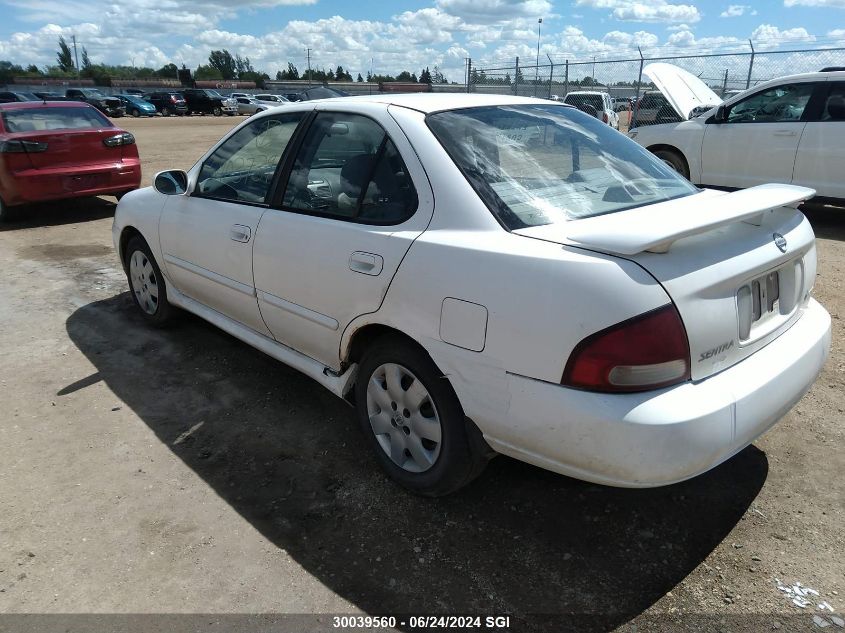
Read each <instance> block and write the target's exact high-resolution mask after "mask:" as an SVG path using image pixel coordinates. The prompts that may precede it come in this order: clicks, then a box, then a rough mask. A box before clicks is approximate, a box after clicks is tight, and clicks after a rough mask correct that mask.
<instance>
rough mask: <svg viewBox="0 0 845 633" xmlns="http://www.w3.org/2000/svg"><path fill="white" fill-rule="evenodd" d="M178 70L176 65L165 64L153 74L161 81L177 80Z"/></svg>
mask: <svg viewBox="0 0 845 633" xmlns="http://www.w3.org/2000/svg"><path fill="white" fill-rule="evenodd" d="M178 73H179V68H178V67H177V66H176V64H173V63H170V64H165V65H164V66H162V67H161V68H159V69H158V70H156V71H155V74H156V75H158V76H159V77H161V78H163V79H178V78H179V76H178Z"/></svg>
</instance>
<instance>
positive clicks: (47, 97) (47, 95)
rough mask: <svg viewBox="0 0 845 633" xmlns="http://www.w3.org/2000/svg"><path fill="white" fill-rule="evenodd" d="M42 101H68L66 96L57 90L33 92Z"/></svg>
mask: <svg viewBox="0 0 845 633" xmlns="http://www.w3.org/2000/svg"><path fill="white" fill-rule="evenodd" d="M32 94H34V95H35V96H36V97H38V98H39V99H41V100H42V101H68V98H67V97H65V96H64V95H61V94H59V93H58V92H33V93H32Z"/></svg>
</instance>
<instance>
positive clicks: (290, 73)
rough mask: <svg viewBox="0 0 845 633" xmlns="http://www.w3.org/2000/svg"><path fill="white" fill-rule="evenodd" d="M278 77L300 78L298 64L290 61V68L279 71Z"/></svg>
mask: <svg viewBox="0 0 845 633" xmlns="http://www.w3.org/2000/svg"><path fill="white" fill-rule="evenodd" d="M276 79H277V80H278V81H296V80H297V79H299V71H298V70H297V68H296V66H294V65H293V64H292V63H291V62H288V69H287V70H282V71H280V72H277V73H276Z"/></svg>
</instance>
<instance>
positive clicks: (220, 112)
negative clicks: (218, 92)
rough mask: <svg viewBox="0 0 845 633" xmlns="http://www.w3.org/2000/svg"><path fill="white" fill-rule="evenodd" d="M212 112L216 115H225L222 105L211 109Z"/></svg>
mask: <svg viewBox="0 0 845 633" xmlns="http://www.w3.org/2000/svg"><path fill="white" fill-rule="evenodd" d="M211 113H212V114H213V115H214V116H223V108H221V107H220V106H217V107H215V108H214V109H213V110H212V111H211Z"/></svg>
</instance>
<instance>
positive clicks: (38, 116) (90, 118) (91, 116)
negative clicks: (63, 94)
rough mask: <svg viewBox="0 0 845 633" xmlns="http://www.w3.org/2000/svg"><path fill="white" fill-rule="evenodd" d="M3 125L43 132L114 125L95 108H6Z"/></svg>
mask: <svg viewBox="0 0 845 633" xmlns="http://www.w3.org/2000/svg"><path fill="white" fill-rule="evenodd" d="M2 117H3V126H4V127H5V128H6V130H7V131H8V132H41V131H45V130H84V129H88V128H94V129H96V128H103V127H114V126H113V125H112V124H111V122H110V121H109V120H108V119H107V118H106V117H105V116H103V115H102V114H100V112H99V110H96V109H94V108H38V109H35V108H33V109H31V110H29V109H27V110H5V111H4V112H3V113H2Z"/></svg>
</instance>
